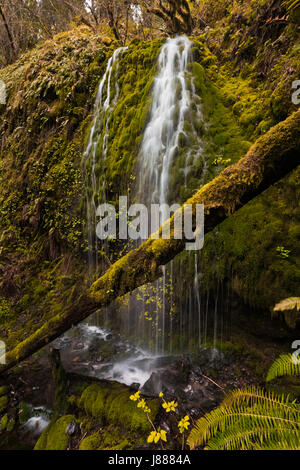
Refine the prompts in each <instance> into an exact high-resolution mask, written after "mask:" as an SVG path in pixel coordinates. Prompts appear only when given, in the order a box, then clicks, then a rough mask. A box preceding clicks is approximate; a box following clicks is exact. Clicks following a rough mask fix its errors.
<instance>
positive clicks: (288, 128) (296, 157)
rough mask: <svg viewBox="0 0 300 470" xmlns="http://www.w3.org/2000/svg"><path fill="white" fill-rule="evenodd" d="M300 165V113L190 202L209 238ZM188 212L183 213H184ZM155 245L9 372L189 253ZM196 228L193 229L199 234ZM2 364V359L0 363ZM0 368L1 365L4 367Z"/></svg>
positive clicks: (51, 328)
mask: <svg viewBox="0 0 300 470" xmlns="http://www.w3.org/2000/svg"><path fill="white" fill-rule="evenodd" d="M299 164H300V110H299V111H297V112H295V113H294V114H293V115H291V116H290V117H289V118H288V119H287V120H286V121H284V122H282V123H280V124H278V125H277V126H275V127H273V128H272V129H271V130H270V131H269V132H267V133H266V134H265V135H264V136H263V137H261V138H260V139H259V140H258V141H257V142H256V143H255V144H254V145H253V146H252V147H251V149H250V150H249V152H248V153H247V155H246V156H245V157H244V158H242V159H241V160H240V161H239V162H238V163H237V164H235V165H232V166H230V167H228V168H226V169H225V170H224V171H223V172H222V173H221V174H220V175H219V176H218V177H216V178H215V179H214V180H213V181H211V182H210V183H208V184H207V185H206V186H204V187H203V188H201V189H200V190H199V191H198V192H197V193H196V194H195V196H194V197H193V198H191V199H190V200H189V201H187V203H188V204H192V205H193V207H194V208H195V205H196V204H204V206H205V233H208V232H210V231H212V230H213V229H214V228H215V227H216V226H217V225H219V224H220V223H221V222H223V221H224V220H225V219H226V218H227V217H229V216H230V215H231V214H233V213H234V212H236V211H237V210H238V209H240V208H241V207H242V206H244V205H245V204H247V202H249V201H250V200H251V199H253V198H255V197H256V196H257V195H259V194H260V193H262V192H263V191H264V190H265V189H267V188H268V187H270V186H271V185H273V184H274V183H275V182H277V181H279V180H280V179H281V178H283V177H284V176H285V175H287V174H288V173H289V172H291V171H292V170H293V169H295V168H296V167H297V166H298V165H299ZM181 210H183V208H181ZM171 227H172V229H171V239H170V240H163V239H152V238H150V239H149V240H148V241H146V242H145V243H143V244H142V245H141V246H140V247H139V248H138V249H136V250H133V251H131V252H130V253H128V254H127V255H126V256H124V257H123V258H121V259H120V260H119V261H117V262H116V263H115V264H113V265H112V266H111V267H110V268H109V269H108V271H106V273H105V274H104V275H103V276H102V277H101V278H100V279H98V280H97V281H96V282H95V283H94V284H93V285H92V287H91V288H90V290H89V292H84V293H83V294H82V295H80V296H79V298H78V300H77V301H76V302H74V303H73V304H72V306H71V307H68V308H66V310H65V311H63V312H61V313H60V314H59V315H57V316H55V317H53V318H51V319H50V320H49V321H48V322H47V323H46V324H45V325H43V326H42V327H41V328H40V329H38V330H37V331H36V332H35V333H34V334H33V335H31V336H30V337H29V338H27V339H26V340H25V341H23V342H22V343H21V344H19V345H18V346H17V347H16V348H15V349H13V350H12V351H9V352H8V354H7V357H6V365H3V366H1V368H0V371H3V370H7V369H9V368H11V367H12V366H14V365H16V364H17V363H18V362H20V361H22V360H24V359H26V358H27V357H29V356H30V355H32V354H33V353H35V352H36V351H38V350H39V349H40V348H42V347H43V346H45V345H47V344H49V343H50V342H51V341H53V340H54V339H55V338H57V337H58V336H60V335H61V334H63V333H64V332H66V331H67V330H69V329H70V328H71V327H72V326H73V325H76V324H78V323H79V322H81V321H83V320H84V319H86V318H87V317H88V316H90V315H91V314H92V313H93V312H95V311H96V310H98V309H101V308H103V307H105V306H108V305H109V304H111V303H112V302H113V301H114V300H115V299H116V298H118V297H121V296H123V295H125V294H127V293H129V292H132V291H134V290H135V289H136V288H138V287H140V286H142V285H145V284H147V283H149V282H153V281H154V280H156V279H157V278H159V277H160V275H161V266H163V265H166V264H167V263H168V262H169V261H171V260H172V259H173V258H174V257H175V256H176V255H177V254H179V253H180V252H182V251H183V250H184V248H185V242H186V241H185V240H175V239H174V238H172V235H173V228H174V217H173V219H172V220H171ZM195 228H196V227H195V226H194V229H195ZM0 359H1V358H0ZM0 362H1V361H0Z"/></svg>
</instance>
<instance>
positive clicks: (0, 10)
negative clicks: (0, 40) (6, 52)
mask: <svg viewBox="0 0 300 470" xmlns="http://www.w3.org/2000/svg"><path fill="white" fill-rule="evenodd" d="M0 16H1V18H2V21H3V24H4V27H5V30H6V32H7V36H8V40H9V44H10V48H11V54H10V55H11V57H10V60H13V59H14V58H15V56H16V46H15V43H14V40H13V37H12V34H11V32H10V29H9V26H8V23H7V19H6V15H5V13H4V10H3V7H2V5H1V4H0Z"/></svg>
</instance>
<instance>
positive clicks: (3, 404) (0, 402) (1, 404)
mask: <svg viewBox="0 0 300 470" xmlns="http://www.w3.org/2000/svg"><path fill="white" fill-rule="evenodd" d="M7 405H8V397H7V395H4V396H2V397H0V413H2V412H3V411H5V410H6V408H7Z"/></svg>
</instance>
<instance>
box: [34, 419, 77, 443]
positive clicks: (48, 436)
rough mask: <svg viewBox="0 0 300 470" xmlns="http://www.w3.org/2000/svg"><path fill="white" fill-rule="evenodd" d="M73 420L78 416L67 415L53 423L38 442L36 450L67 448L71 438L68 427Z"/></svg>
mask: <svg viewBox="0 0 300 470" xmlns="http://www.w3.org/2000/svg"><path fill="white" fill-rule="evenodd" d="M73 421H76V418H75V417H74V416H72V415H67V416H63V417H61V418H59V419H58V420H57V421H55V422H53V423H51V424H50V425H49V426H48V427H47V428H46V429H45V431H44V432H43V434H42V435H41V437H40V438H39V440H38V442H37V443H36V446H35V450H66V449H67V448H68V444H69V440H70V436H69V434H67V429H68V426H69V424H70V423H72V422H73Z"/></svg>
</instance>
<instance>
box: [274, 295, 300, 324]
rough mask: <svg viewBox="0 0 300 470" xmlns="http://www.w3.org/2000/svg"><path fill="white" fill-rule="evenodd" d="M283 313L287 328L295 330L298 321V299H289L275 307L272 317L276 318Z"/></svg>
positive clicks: (299, 311) (299, 303) (299, 309)
mask: <svg viewBox="0 0 300 470" xmlns="http://www.w3.org/2000/svg"><path fill="white" fill-rule="evenodd" d="M280 312H283V315H284V319H285V322H286V324H287V325H288V327H289V328H292V329H295V328H296V326H297V322H298V321H300V298H299V297H289V298H288V299H285V300H282V301H281V302H279V303H278V304H277V305H275V307H274V310H273V315H274V316H278V315H279V313H280Z"/></svg>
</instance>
